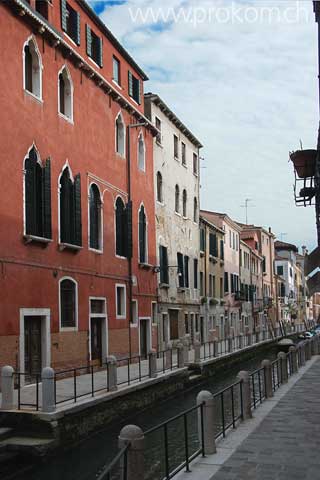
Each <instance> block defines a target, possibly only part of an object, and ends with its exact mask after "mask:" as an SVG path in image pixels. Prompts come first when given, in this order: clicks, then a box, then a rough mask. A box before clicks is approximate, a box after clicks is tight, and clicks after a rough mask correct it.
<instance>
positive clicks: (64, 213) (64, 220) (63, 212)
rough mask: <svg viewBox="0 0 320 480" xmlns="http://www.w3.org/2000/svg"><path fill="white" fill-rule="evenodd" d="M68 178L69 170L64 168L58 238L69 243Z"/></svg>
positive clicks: (61, 181) (61, 183) (61, 182)
mask: <svg viewBox="0 0 320 480" xmlns="http://www.w3.org/2000/svg"><path fill="white" fill-rule="evenodd" d="M70 197H71V195H70V178H69V171H68V169H65V170H64V172H63V174H62V176H61V180H60V240H61V242H62V243H70V236H71V235H70V231H71V225H70V200H71V198H70Z"/></svg>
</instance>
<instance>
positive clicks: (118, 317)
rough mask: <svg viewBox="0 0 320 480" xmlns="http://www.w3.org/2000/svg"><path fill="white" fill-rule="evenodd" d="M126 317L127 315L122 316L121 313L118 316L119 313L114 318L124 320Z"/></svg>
mask: <svg viewBox="0 0 320 480" xmlns="http://www.w3.org/2000/svg"><path fill="white" fill-rule="evenodd" d="M126 318H127V317H126V316H125V315H124V316H123V315H121V316H120V315H116V320H126ZM130 325H131V324H130Z"/></svg>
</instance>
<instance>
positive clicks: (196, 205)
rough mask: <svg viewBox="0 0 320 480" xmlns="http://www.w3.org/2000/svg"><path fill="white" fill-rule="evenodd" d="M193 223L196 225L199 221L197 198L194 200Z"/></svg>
mask: <svg viewBox="0 0 320 480" xmlns="http://www.w3.org/2000/svg"><path fill="white" fill-rule="evenodd" d="M193 221H194V222H196V223H197V221H198V200H197V198H196V197H194V200H193Z"/></svg>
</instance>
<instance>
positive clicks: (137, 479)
mask: <svg viewBox="0 0 320 480" xmlns="http://www.w3.org/2000/svg"><path fill="white" fill-rule="evenodd" d="M128 443H130V447H129V449H128V450H127V478H128V480H141V479H142V478H144V435H143V431H142V430H141V428H139V427H137V426H136V425H126V426H125V427H123V429H122V430H121V432H120V435H119V441H118V445H119V448H120V449H122V448H123V447H124V446H125V445H127V444H128ZM120 470H121V472H120V478H124V471H125V466H124V463H123V461H122V462H121V463H120Z"/></svg>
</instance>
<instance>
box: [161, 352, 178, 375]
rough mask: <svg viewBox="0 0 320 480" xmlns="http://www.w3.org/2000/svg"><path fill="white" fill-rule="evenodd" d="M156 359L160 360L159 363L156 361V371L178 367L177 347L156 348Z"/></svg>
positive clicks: (163, 371) (165, 370)
mask: <svg viewBox="0 0 320 480" xmlns="http://www.w3.org/2000/svg"><path fill="white" fill-rule="evenodd" d="M157 359H158V360H160V365H158V362H157V372H158V373H160V372H162V373H165V372H167V371H169V370H170V371H171V370H174V369H175V368H178V350H177V348H169V349H167V350H158V351H157Z"/></svg>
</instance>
